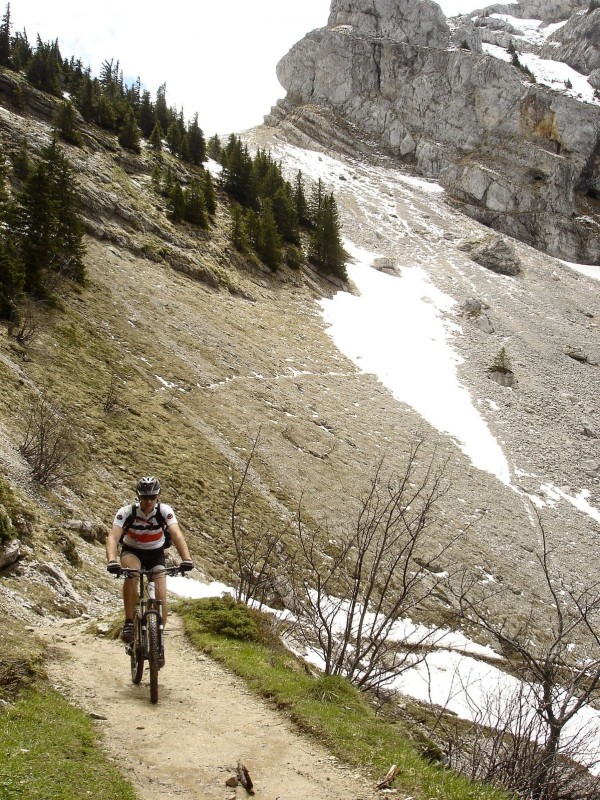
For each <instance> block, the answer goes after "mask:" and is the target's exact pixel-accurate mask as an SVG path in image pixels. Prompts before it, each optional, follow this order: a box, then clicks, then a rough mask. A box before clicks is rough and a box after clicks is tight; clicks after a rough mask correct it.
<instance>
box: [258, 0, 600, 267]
mask: <svg viewBox="0 0 600 800" xmlns="http://www.w3.org/2000/svg"><path fill="white" fill-rule="evenodd" d="M510 8H511V9H515V8H517V7H516V6H510ZM511 13H513V12H512V11H511ZM553 13H554V12H553ZM598 13H600V12H593V13H590V14H589V15H586V16H588V17H589V18H590V20H591V22H592V23H594V19H593V18H595V17H596V15H597V14H598ZM551 16H552V15H551ZM449 42H450V29H449V27H448V24H447V21H446V20H445V18H444V17H443V15H442V16H440V11H439V7H438V6H437V5H436V4H435V3H431V2H429V0H403V2H401V3H396V2H391V0H333V2H332V5H331V14H330V17H329V25H328V27H326V28H322V29H319V30H316V31H313V32H312V33H309V34H308V35H307V36H306V37H305V38H304V39H303V40H302V41H301V42H299V43H298V44H296V45H295V46H294V47H293V48H292V49H291V50H290V52H289V53H288V54H287V55H286V56H284V58H283V59H282V60H281V61H280V62H279V64H278V66H277V75H278V78H279V80H280V82H281V84H282V85H283V86H284V88H285V89H286V90H287V96H286V99H285V101H284V102H283V103H282V104H280V105H279V107H278V108H277V109H275V110H274V111H273V112H272V113H271V115H270V116H269V117H267V118H266V122H267V123H268V124H278V123H279V122H280V121H281V119H282V118H285V117H286V116H288V115H289V114H290V113H292V112H294V114H295V125H296V126H300V127H301V126H302V113H298V112H299V111H301V109H302V107H304V106H306V105H310V106H311V107H312V108H313V112H311V113H314V107H315V106H317V107H319V108H322V109H326V110H328V111H333V112H334V113H335V114H336V115H338V116H339V117H340V118H341V119H342V120H344V121H345V122H347V123H350V124H351V125H353V126H354V127H355V129H356V131H357V132H358V133H360V134H363V135H366V136H367V137H369V138H370V139H371V140H374V141H375V142H376V143H377V144H379V145H380V146H381V145H383V146H384V147H385V149H386V150H387V151H388V152H391V153H392V154H394V155H395V156H397V157H398V158H399V159H401V160H402V161H404V162H407V163H411V164H413V165H414V166H415V167H416V169H417V170H418V171H419V172H420V173H422V174H424V175H426V176H428V177H432V178H435V179H437V180H438V181H439V182H440V183H441V184H442V185H443V186H444V187H445V189H446V190H447V191H448V192H449V194H450V195H451V196H452V197H454V198H455V199H456V200H457V201H458V202H459V203H460V204H461V208H462V210H463V211H464V212H466V213H467V214H469V215H470V216H472V217H474V218H476V219H477V220H479V221H480V222H483V223H484V224H487V225H489V226H491V227H494V228H496V229H497V230H499V231H501V232H503V233H506V234H509V235H511V236H514V237H516V238H519V239H522V240H523V241H525V242H527V243H529V244H532V245H534V246H535V247H538V248H539V249H542V250H545V251H546V252H548V253H550V254H552V255H555V256H558V257H561V258H566V259H568V260H571V261H582V262H585V263H600V216H599V212H600V207H597V206H598V204H597V200H598V199H599V198H600V106H596V105H592V104H585V103H582V102H579V101H578V100H576V99H575V98H573V97H569V96H567V95H563V94H560V93H558V92H555V91H553V90H551V89H549V88H547V87H544V86H539V85H536V84H532V83H529V82H527V81H526V80H524V76H523V73H522V72H521V71H520V70H519V69H517V68H516V67H514V66H512V65H511V64H510V63H507V62H505V61H502V60H499V59H497V58H494V57H492V56H489V55H485V54H481V53H478V52H473V51H472V50H466V49H462V48H458V49H452V48H450V47H449V46H448V45H449ZM587 52H588V55H589V53H591V50H590V49H589V48H588V51H587ZM331 145H332V146H335V142H332V143H331Z"/></svg>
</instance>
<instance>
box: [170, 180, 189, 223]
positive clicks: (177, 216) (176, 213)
mask: <svg viewBox="0 0 600 800" xmlns="http://www.w3.org/2000/svg"><path fill="white" fill-rule="evenodd" d="M167 211H168V212H169V216H170V217H171V219H172V220H173V222H181V220H182V219H183V218H184V216H185V197H184V195H183V189H182V188H181V186H180V184H179V182H178V181H175V182H174V183H173V185H172V188H171V191H170V192H169V197H168V199H167Z"/></svg>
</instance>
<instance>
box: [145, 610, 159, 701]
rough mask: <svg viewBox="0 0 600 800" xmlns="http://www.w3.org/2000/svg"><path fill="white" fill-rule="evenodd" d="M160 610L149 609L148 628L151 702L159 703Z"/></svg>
mask: <svg viewBox="0 0 600 800" xmlns="http://www.w3.org/2000/svg"><path fill="white" fill-rule="evenodd" d="M158 614H159V612H158V611H148V613H147V615H146V630H147V632H148V666H149V668H150V702H151V703H158V670H159V657H160V628H159V622H158Z"/></svg>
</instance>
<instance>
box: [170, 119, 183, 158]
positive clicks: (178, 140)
mask: <svg viewBox="0 0 600 800" xmlns="http://www.w3.org/2000/svg"><path fill="white" fill-rule="evenodd" d="M182 141H183V140H182V137H181V130H180V128H179V125H178V124H177V123H176V122H172V123H171V124H170V125H169V129H168V130H167V145H168V146H169V150H170V151H171V153H173V155H174V156H175V155H179V154H180V153H181V145H182Z"/></svg>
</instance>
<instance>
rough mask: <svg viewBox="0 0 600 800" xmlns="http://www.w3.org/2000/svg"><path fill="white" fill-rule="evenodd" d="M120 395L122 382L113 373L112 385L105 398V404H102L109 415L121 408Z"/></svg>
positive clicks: (111, 377)
mask: <svg viewBox="0 0 600 800" xmlns="http://www.w3.org/2000/svg"><path fill="white" fill-rule="evenodd" d="M120 394H121V382H120V381H119V378H118V377H117V375H116V374H115V373H114V372H113V373H111V376H110V383H109V385H108V389H107V392H106V396H105V397H104V402H103V403H102V408H103V409H104V410H105V411H106V413H107V414H110V413H111V412H113V411H116V409H117V408H120V407H121V401H120Z"/></svg>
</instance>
